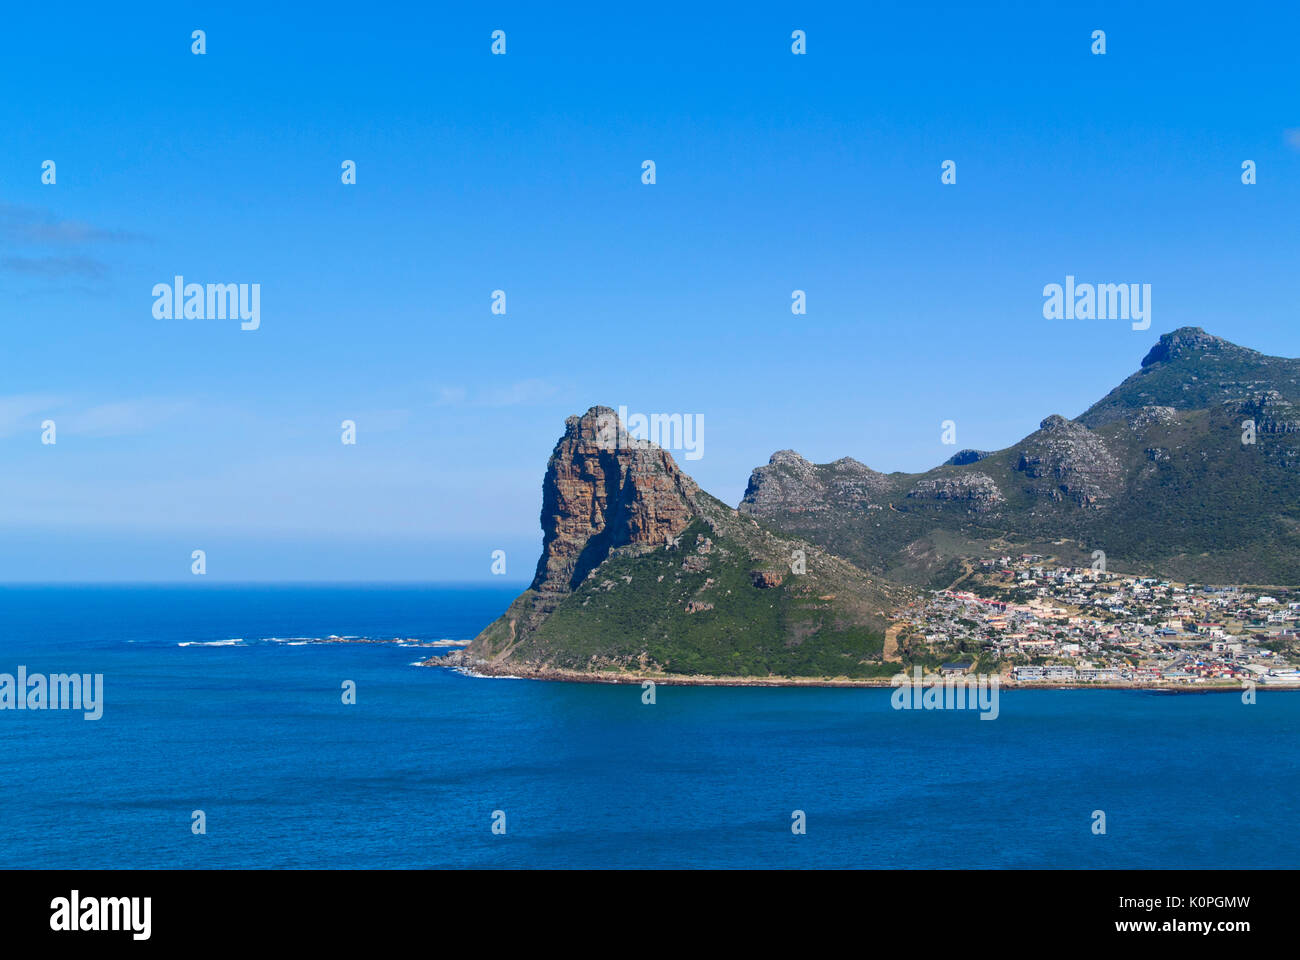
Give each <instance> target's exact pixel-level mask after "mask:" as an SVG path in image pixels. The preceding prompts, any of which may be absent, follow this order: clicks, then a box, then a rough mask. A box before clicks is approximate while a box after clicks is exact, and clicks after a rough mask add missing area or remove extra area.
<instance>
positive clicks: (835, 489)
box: [740, 450, 889, 517]
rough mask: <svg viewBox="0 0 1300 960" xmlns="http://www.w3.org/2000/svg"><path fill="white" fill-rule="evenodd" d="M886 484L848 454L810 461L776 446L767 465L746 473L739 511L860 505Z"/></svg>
mask: <svg viewBox="0 0 1300 960" xmlns="http://www.w3.org/2000/svg"><path fill="white" fill-rule="evenodd" d="M888 487H889V478H888V477H886V476H885V475H884V474H883V473H878V472H877V471H875V470H872V469H871V468H870V467H868V466H867V465H866V464H864V463H861V462H859V461H857V460H854V459H853V458H852V457H841V458H840V459H838V460H836V461H834V462H833V463H822V464H814V463H810V462H809V461H808V460H805V459H804V458H803V457H801V456H799V454H797V453H795V452H794V451H793V450H778V451H777V452H776V453H774V454H772V457H771V459H770V460H768V462H767V466H765V467H756V468H755V469H754V471H753V473H751V474H750V476H749V486H748V487H747V488H746V489H745V496H744V498H743V499H742V500H741V502H740V511H741V513H748V514H752V515H754V516H759V517H771V516H774V515H776V514H778V513H803V512H805V511H824V510H834V509H839V508H841V507H846V506H847V507H853V506H861V505H863V504H866V503H871V502H873V501H874V500H876V499H878V498H879V497H880V496H881V495H883V492H884V491H885V490H886V489H888Z"/></svg>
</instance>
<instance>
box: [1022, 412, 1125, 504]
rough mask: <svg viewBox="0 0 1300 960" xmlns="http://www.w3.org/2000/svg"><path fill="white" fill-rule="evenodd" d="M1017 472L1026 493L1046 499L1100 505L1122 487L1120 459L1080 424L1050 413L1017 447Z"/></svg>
mask: <svg viewBox="0 0 1300 960" xmlns="http://www.w3.org/2000/svg"><path fill="white" fill-rule="evenodd" d="M1016 470H1018V471H1020V472H1021V473H1022V474H1024V476H1025V478H1026V480H1027V481H1028V482H1027V484H1026V487H1025V489H1026V491H1027V492H1029V493H1033V494H1037V495H1039V496H1043V497H1046V498H1047V499H1049V500H1066V499H1069V500H1074V501H1075V502H1076V503H1079V504H1081V505H1083V506H1100V505H1101V503H1102V502H1103V501H1105V500H1108V499H1109V498H1110V497H1111V496H1113V495H1114V494H1115V493H1116V492H1117V491H1118V488H1119V486H1120V484H1121V479H1122V469H1121V467H1120V462H1119V459H1118V458H1117V457H1116V456H1115V455H1114V454H1112V453H1111V452H1110V450H1109V449H1107V447H1106V443H1105V441H1103V440H1102V438H1101V437H1100V436H1098V435H1097V434H1095V433H1093V432H1092V431H1091V430H1089V429H1088V428H1087V427H1086V426H1084V425H1083V424H1082V423H1078V422H1077V421H1074V420H1067V419H1065V417H1062V416H1060V415H1059V414H1052V415H1051V416H1050V417H1048V418H1047V419H1045V420H1044V421H1043V422H1042V423H1041V424H1040V425H1039V430H1038V432H1037V433H1034V434H1032V435H1030V436H1029V437H1027V438H1026V439H1025V441H1024V442H1023V443H1022V444H1021V446H1020V458H1019V460H1018V461H1017V463H1016Z"/></svg>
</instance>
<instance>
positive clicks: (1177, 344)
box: [1142, 327, 1254, 367]
mask: <svg viewBox="0 0 1300 960" xmlns="http://www.w3.org/2000/svg"><path fill="white" fill-rule="evenodd" d="M1225 350H1230V351H1243V352H1248V353H1254V351H1253V350H1250V351H1246V350H1245V348H1244V347H1238V346H1237V345H1236V344H1234V343H1232V342H1230V341H1228V340H1224V339H1223V338H1222V337H1216V336H1214V335H1213V334H1209V333H1206V332H1205V331H1204V330H1202V329H1201V328H1200V327H1179V328H1178V329H1177V330H1173V331H1170V332H1169V333H1166V334H1162V335H1161V337H1160V342H1159V343H1157V344H1156V345H1155V346H1154V347H1152V348H1151V352H1150V353H1148V354H1147V355H1146V356H1145V357H1144V358H1143V359H1142V366H1143V367H1149V366H1151V364H1153V363H1161V362H1165V361H1170V360H1177V359H1178V358H1180V357H1184V356H1187V355H1189V354H1192V353H1217V352H1222V351H1225Z"/></svg>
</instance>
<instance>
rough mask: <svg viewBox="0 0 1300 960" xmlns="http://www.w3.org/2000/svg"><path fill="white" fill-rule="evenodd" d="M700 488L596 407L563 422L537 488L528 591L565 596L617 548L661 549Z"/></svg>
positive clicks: (688, 514)
mask: <svg viewBox="0 0 1300 960" xmlns="http://www.w3.org/2000/svg"><path fill="white" fill-rule="evenodd" d="M698 493H699V488H698V487H697V486H696V485H695V482H694V481H693V480H692V479H691V478H690V477H688V476H687V475H686V474H684V473H683V472H682V471H681V469H680V468H679V467H678V466H677V464H676V463H675V462H674V461H673V458H672V455H671V454H669V453H668V451H667V450H664V449H662V448H661V447H658V446H656V445H654V444H652V443H647V442H646V441H643V440H637V439H636V438H631V437H627V436H626V435H625V434H624V432H623V430H622V429H620V424H619V422H618V414H617V413H615V412H614V411H613V410H612V409H610V408H609V407H601V406H595V407H592V408H591V409H589V410H588V411H587V412H586V413H584V414H583V415H582V416H581V417H576V416H575V417H569V418H568V419H567V420H565V431H564V436H563V437H561V438H560V440H559V442H558V443H556V445H555V450H554V451H553V452H552V453H551V459H550V462H549V463H548V464H547V469H546V477H545V479H544V480H543V481H542V517H541V520H542V534H543V536H542V556H541V559H540V560H539V561H538V563H537V573H536V575H535V576H534V578H533V584H532V588H533V589H534V590H539V591H541V592H542V593H544V594H562V593H567V592H569V591H571V590H572V589H573V588H574V587H576V586H577V585H578V584H579V583H581V582H582V581H583V579H585V578H586V576H587V575H588V574H589V573H590V572H591V571H592V570H594V569H595V568H596V567H598V566H599V565H600V564H601V563H602V562H604V560H605V559H606V558H607V557H608V556H609V555H610V553H611V552H612V551H614V550H615V549H617V548H620V547H625V546H633V547H637V546H640V547H649V546H652V545H658V546H662V545H663V543H664V542H665V540H671V539H672V538H673V537H675V536H676V535H677V534H679V533H681V531H682V530H683V529H685V528H686V526H687V525H688V524H689V523H690V522H691V519H692V518H693V517H694V516H695V514H696V513H697V503H696V496H697V494H698Z"/></svg>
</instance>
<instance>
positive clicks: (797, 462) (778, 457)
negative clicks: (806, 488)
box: [767, 450, 812, 467]
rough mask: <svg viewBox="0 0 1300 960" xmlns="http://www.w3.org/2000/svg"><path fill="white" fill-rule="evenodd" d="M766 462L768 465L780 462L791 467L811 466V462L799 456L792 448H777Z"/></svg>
mask: <svg viewBox="0 0 1300 960" xmlns="http://www.w3.org/2000/svg"><path fill="white" fill-rule="evenodd" d="M767 462H768V464H769V465H772V466H775V465H776V464H781V463H783V464H787V465H789V466H792V467H805V466H812V464H810V463H809V462H808V461H807V460H805V459H804V458H803V457H801V456H800V455H799V454H798V453H796V452H795V451H794V450H778V451H777V452H776V453H774V454H772V456H771V457H769V458H768V461H767Z"/></svg>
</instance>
